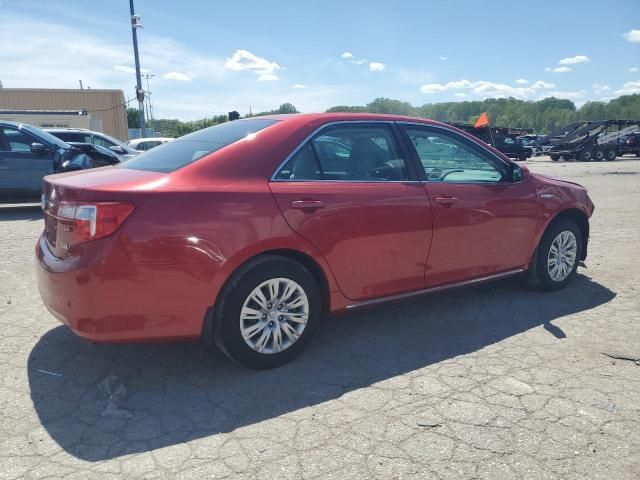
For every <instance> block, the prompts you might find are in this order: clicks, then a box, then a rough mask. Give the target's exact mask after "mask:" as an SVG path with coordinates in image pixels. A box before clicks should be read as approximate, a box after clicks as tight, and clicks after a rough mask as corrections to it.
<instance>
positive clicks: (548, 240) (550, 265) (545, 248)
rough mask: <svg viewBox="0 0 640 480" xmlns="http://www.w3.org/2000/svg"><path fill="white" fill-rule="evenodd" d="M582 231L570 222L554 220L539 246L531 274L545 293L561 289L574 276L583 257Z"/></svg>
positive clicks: (567, 220) (574, 223) (568, 220)
mask: <svg viewBox="0 0 640 480" xmlns="http://www.w3.org/2000/svg"><path fill="white" fill-rule="evenodd" d="M582 245H583V243H582V232H581V231H580V229H579V228H578V225H577V224H576V222H574V221H573V220H570V219H559V220H556V221H554V222H553V223H552V224H551V225H550V226H549V227H548V228H547V231H546V232H545V233H544V235H543V236H542V240H540V245H539V246H538V249H537V253H536V258H535V259H534V261H535V270H534V271H533V272H532V273H533V275H534V277H535V280H536V282H535V283H537V284H538V285H540V286H541V287H542V288H543V289H544V290H560V289H561V288H564V287H565V286H566V285H567V284H568V283H569V282H570V281H571V279H572V278H573V277H574V276H575V274H576V270H577V268H578V263H579V262H580V259H581V258H582Z"/></svg>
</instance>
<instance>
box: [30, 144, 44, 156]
mask: <svg viewBox="0 0 640 480" xmlns="http://www.w3.org/2000/svg"><path fill="white" fill-rule="evenodd" d="M29 148H30V149H31V153H38V154H40V153H44V152H46V151H48V150H49V147H47V146H46V145H43V144H42V143H38V142H33V143H32V144H31V145H30V146H29Z"/></svg>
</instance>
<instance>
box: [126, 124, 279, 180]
mask: <svg viewBox="0 0 640 480" xmlns="http://www.w3.org/2000/svg"><path fill="white" fill-rule="evenodd" d="M277 121H278V120H272V119H266V118H252V119H247V120H236V121H233V122H225V123H221V124H220V125H216V126H213V127H209V128H204V129H202V130H198V131H197V132H193V133H190V134H189V135H185V136H184V137H180V138H178V139H176V140H174V141H173V142H168V143H163V144H162V145H158V146H157V147H155V148H152V149H150V150H147V151H146V152H144V153H141V154H140V155H138V156H137V157H135V158H132V159H131V160H127V161H126V162H123V163H121V164H120V165H119V167H120V168H132V169H134V170H147V171H150V172H163V173H168V172H173V171H174V170H177V169H179V168H182V167H184V166H185V165H188V164H189V163H192V162H195V161H196V160H198V159H199V158H202V157H204V156H205V155H208V154H210V153H213V152H215V151H216V150H220V149H221V148H224V147H226V146H227V145H231V144H232V143H235V142H237V141H238V140H241V139H243V138H245V137H246V136H247V135H251V134H252V133H256V132H259V131H260V130H262V129H265V128H267V127H269V126H271V125H273V124H274V123H276V122H277Z"/></svg>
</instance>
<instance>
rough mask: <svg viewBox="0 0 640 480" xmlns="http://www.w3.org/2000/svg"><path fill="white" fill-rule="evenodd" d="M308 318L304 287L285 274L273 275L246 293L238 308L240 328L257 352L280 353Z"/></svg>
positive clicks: (298, 336) (294, 339) (250, 345)
mask: <svg viewBox="0 0 640 480" xmlns="http://www.w3.org/2000/svg"><path fill="white" fill-rule="evenodd" d="M308 319H309V299H308V297H307V294H306V293H305V291H304V289H303V288H302V287H301V286H300V285H299V284H298V283H296V282H294V281H293V280H291V279H288V278H272V279H269V280H267V281H265V282H262V283H261V284H260V285H258V286H257V287H256V288H255V289H253V291H252V292H251V293H250V294H249V296H248V297H247V299H246V300H245V301H244V304H243V305H242V310H241V312H240V332H241V333H242V338H243V339H244V341H245V343H246V344H247V345H249V347H251V348H252V349H253V350H255V351H256V352H258V353H264V354H274V353H280V352H282V351H283V350H286V349H287V348H289V347H290V346H291V345H293V344H294V343H295V342H296V341H298V339H299V338H300V336H301V335H302V332H303V331H304V329H305V327H306V325H307V321H308Z"/></svg>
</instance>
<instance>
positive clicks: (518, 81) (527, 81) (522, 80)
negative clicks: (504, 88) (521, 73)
mask: <svg viewBox="0 0 640 480" xmlns="http://www.w3.org/2000/svg"><path fill="white" fill-rule="evenodd" d="M516 83H517V84H518V85H526V84H527V83H529V80H526V79H524V78H519V79H517V80H516Z"/></svg>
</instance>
